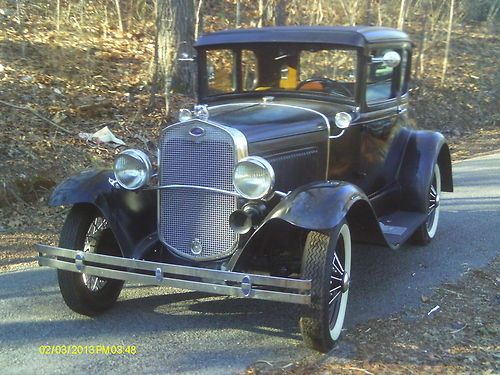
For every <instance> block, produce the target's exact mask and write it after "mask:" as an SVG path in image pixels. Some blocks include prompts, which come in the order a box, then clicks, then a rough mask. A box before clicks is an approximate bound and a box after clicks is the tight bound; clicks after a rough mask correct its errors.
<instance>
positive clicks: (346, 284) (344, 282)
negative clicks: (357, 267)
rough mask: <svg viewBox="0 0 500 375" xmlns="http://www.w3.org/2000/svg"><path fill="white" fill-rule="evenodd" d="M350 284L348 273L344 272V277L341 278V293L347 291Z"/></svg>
mask: <svg viewBox="0 0 500 375" xmlns="http://www.w3.org/2000/svg"><path fill="white" fill-rule="evenodd" d="M350 284H351V278H350V276H349V273H347V272H344V275H343V276H342V293H345V292H347V291H348V290H349V285H350Z"/></svg>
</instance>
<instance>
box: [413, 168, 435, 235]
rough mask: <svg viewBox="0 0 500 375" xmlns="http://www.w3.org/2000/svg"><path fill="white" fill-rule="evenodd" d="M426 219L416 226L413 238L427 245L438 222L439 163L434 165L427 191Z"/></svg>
mask: <svg viewBox="0 0 500 375" xmlns="http://www.w3.org/2000/svg"><path fill="white" fill-rule="evenodd" d="M427 197H428V198H427V220H426V221H425V222H424V223H423V224H422V225H420V227H418V229H417V230H416V231H415V234H414V235H413V240H414V242H415V243H417V244H419V245H427V244H428V243H429V242H431V240H432V239H433V238H434V237H435V236H436V232H437V228H438V223H439V208H440V207H439V205H440V198H441V172H440V170H439V165H438V164H437V163H436V165H434V172H433V176H432V180H431V184H430V186H429V189H428V192H427Z"/></svg>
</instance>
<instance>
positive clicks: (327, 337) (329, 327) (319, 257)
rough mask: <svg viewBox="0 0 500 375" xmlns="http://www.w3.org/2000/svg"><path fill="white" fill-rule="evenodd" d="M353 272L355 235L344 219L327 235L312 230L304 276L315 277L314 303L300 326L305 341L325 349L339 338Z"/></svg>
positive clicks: (306, 309)
mask: <svg viewBox="0 0 500 375" xmlns="http://www.w3.org/2000/svg"><path fill="white" fill-rule="evenodd" d="M350 272H351V234H350V231H349V226H348V225H347V223H346V222H345V221H342V222H341V223H340V224H339V225H338V226H337V227H336V228H335V229H334V230H333V231H332V233H331V234H330V236H327V235H325V234H322V233H318V232H310V233H309V234H308V236H307V239H306V243H305V246H304V255H303V258H302V278H304V279H310V280H311V305H310V306H308V307H306V308H304V311H303V313H302V315H301V318H300V328H301V332H302V336H303V338H304V342H305V343H306V345H308V346H309V347H312V348H314V349H317V350H319V351H322V352H327V351H329V350H330V349H331V348H332V347H333V345H334V343H335V342H336V341H337V340H338V339H339V337H340V334H341V331H342V326H343V324H344V317H345V312H346V307H347V298H348V293H349V284H350V276H349V274H350Z"/></svg>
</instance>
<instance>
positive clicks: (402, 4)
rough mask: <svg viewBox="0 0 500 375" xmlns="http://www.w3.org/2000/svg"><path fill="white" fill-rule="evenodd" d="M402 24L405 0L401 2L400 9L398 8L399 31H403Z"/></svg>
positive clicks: (403, 21)
mask: <svg viewBox="0 0 500 375" xmlns="http://www.w3.org/2000/svg"><path fill="white" fill-rule="evenodd" d="M404 23H405V0H401V7H400V8H399V17H398V29H399V30H403V26H404Z"/></svg>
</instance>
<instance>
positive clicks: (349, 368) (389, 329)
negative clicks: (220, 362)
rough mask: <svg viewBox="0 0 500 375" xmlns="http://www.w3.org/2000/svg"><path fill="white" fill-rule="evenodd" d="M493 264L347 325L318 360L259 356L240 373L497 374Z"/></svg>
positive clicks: (498, 298)
mask: <svg viewBox="0 0 500 375" xmlns="http://www.w3.org/2000/svg"><path fill="white" fill-rule="evenodd" d="M499 269H500V257H498V256H497V257H496V259H494V260H493V261H492V262H491V263H490V264H489V265H488V266H487V267H485V268H482V269H474V270H469V271H467V272H465V273H464V275H463V276H462V277H461V278H460V280H459V281H458V282H456V283H453V284H443V285H442V286H440V287H439V288H437V289H436V290H435V292H434V294H433V295H432V296H422V304H421V306H420V307H418V308H415V309H412V310H409V311H405V312H403V313H400V314H397V315H394V316H392V317H390V318H387V319H377V320H371V321H368V322H366V323H364V324H361V325H359V326H357V327H355V328H354V329H350V330H347V332H345V334H344V337H343V339H342V340H341V342H340V343H339V344H338V346H337V347H336V348H334V349H333V350H332V351H331V352H330V353H329V354H328V355H325V356H324V357H323V358H322V360H320V361H319V362H318V363H295V364H280V365H278V364H273V363H267V362H266V363H264V362H262V363H257V364H254V365H253V366H252V367H250V368H249V369H248V371H247V372H246V374H289V375H298V374H427V373H433V374H479V373H481V374H498V373H499V372H500V361H499V359H500V344H499V340H498V338H499V332H500V322H499V320H498V316H499V310H500V309H499V307H500V289H499V282H500V278H499V277H498V275H499V273H498V270H499ZM436 306H439V308H437V309H436ZM431 311H433V312H431Z"/></svg>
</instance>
